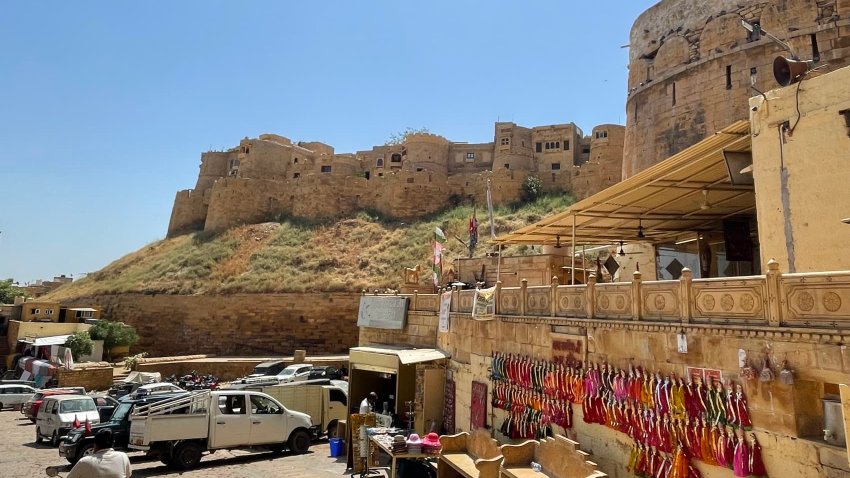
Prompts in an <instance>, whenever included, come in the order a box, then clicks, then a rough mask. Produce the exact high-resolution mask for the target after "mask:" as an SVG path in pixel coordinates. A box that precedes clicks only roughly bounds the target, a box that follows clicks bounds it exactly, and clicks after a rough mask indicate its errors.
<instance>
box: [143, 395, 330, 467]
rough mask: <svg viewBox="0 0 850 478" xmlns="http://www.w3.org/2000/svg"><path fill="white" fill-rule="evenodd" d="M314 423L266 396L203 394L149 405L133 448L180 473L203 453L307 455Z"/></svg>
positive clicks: (144, 409) (199, 458)
mask: <svg viewBox="0 0 850 478" xmlns="http://www.w3.org/2000/svg"><path fill="white" fill-rule="evenodd" d="M311 429H312V423H311V422H310V417H309V416H308V415H307V414H304V413H300V412H295V411H292V410H287V409H286V407H284V406H283V405H281V404H280V402H278V401H277V400H275V399H274V398H272V397H270V396H268V395H266V394H265V393H258V392H246V391H230V390H225V391H215V392H209V391H201V392H194V393H192V394H191V395H187V396H185V397H177V398H172V399H169V400H163V401H161V402H157V403H154V404H153V405H148V406H144V407H136V408H135V410H134V411H133V414H132V415H131V416H130V445H129V447H130V448H131V449H134V450H144V451H146V452H148V454H149V455H157V456H159V458H160V460H162V462H163V463H165V464H166V465H169V466H171V467H174V468H177V469H179V470H188V469H191V468H194V467H195V466H196V465H197V464H198V462H199V461H200V460H201V457H202V456H203V454H204V452H207V451H215V450H219V449H225V450H232V449H235V448H250V447H257V448H267V449H271V450H275V451H279V450H283V449H284V448H288V449H289V450H290V451H291V452H292V453H295V454H303V453H307V451H308V450H309V448H310V439H311V431H313V432H314V433H315V430H311Z"/></svg>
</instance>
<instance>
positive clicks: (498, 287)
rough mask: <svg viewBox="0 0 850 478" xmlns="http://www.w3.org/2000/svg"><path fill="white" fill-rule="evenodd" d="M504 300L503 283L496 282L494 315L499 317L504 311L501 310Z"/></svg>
mask: <svg viewBox="0 0 850 478" xmlns="http://www.w3.org/2000/svg"><path fill="white" fill-rule="evenodd" d="M501 300H502V281H500V280H497V281H496V292H494V293H493V315H499V314H500V313H501V312H502V311H501V310H499V309H501V308H502V306H501V305H499V304H500V303H501Z"/></svg>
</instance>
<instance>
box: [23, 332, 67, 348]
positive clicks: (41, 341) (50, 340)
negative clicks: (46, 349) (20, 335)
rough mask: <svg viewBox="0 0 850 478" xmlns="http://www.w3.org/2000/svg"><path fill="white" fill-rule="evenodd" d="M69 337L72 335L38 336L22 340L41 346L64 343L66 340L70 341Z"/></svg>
mask: <svg viewBox="0 0 850 478" xmlns="http://www.w3.org/2000/svg"><path fill="white" fill-rule="evenodd" d="M68 337H70V335H52V336H49V337H36V338H31V337H28V338H25V339H23V340H21V342H24V343H28V344H33V345H35V346H36V347H41V346H44V345H64V344H65V342H67V341H68Z"/></svg>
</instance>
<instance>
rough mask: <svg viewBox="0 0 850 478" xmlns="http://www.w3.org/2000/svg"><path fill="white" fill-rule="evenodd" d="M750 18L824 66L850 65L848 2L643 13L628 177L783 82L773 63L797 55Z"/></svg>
mask: <svg viewBox="0 0 850 478" xmlns="http://www.w3.org/2000/svg"><path fill="white" fill-rule="evenodd" d="M741 20H746V21H747V22H749V23H750V24H758V25H760V27H761V28H762V29H763V30H764V31H767V32H768V33H771V34H772V35H774V36H776V37H778V38H780V39H782V40H783V41H785V42H787V43H788V44H789V45H790V47H791V49H792V50H793V51H794V53H795V54H796V55H797V56H798V57H799V58H800V59H802V60H814V61H816V65H817V66H818V67H819V69H820V70H821V71H831V70H834V69H837V68H839V67H842V66H846V65H848V64H850V1H848V0H834V1H828V0H827V1H812V0H787V1H781V2H777V1H773V2H765V1H758V0H743V1H737V0H735V1H733V0H717V1H712V2H692V1H689V0H663V1H661V2H659V3H657V4H656V5H655V6H653V7H652V8H650V9H649V10H647V11H645V12H644V13H643V14H641V15H640V17H638V19H637V20H636V21H635V23H634V25H633V27H632V30H631V35H630V40H629V44H630V59H629V80H628V99H627V101H626V124H627V126H626V137H625V151H624V158H625V160H624V161H623V177H624V178H627V177H630V176H632V175H634V174H635V173H637V172H638V171H641V170H642V169H645V168H646V167H648V166H651V165H652V164H655V163H657V162H659V161H661V160H663V159H665V158H667V157H669V156H671V155H673V154H675V153H677V152H679V151H681V150H683V149H685V148H686V147H688V146H690V145H692V144H695V143H697V142H698V141H700V140H702V139H703V138H706V137H707V136H710V135H711V134H713V133H714V132H715V131H718V130H720V129H722V128H724V127H726V126H727V125H729V124H732V123H734V122H735V121H737V120H742V119H746V118H747V117H748V115H749V110H748V109H749V102H748V100H749V98H750V97H751V96H755V95H757V94H758V93H757V91H756V90H758V91H768V90H771V89H773V88H775V87H776V86H777V84H776V81H775V80H774V75H773V60H774V59H775V58H776V57H777V56H786V57H787V56H789V55H790V53H789V52H788V51H786V50H785V49H783V48H782V47H781V46H780V45H779V44H778V43H776V42H774V41H771V40H770V39H769V38H767V37H766V36H765V35H764V34H762V35H757V34H753V33H750V32H748V31H747V30H746V29H745V28H744V27H743V26H742V24H741ZM751 85H752V86H754V87H755V89H753V88H752V87H751Z"/></svg>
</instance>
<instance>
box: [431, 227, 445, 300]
mask: <svg viewBox="0 0 850 478" xmlns="http://www.w3.org/2000/svg"><path fill="white" fill-rule="evenodd" d="M445 243H446V234H445V233H443V230H442V229H440V228H439V227H437V228H434V267H433V270H434V286H435V287H439V286H440V279H442V277H443V247H444V245H445Z"/></svg>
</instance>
